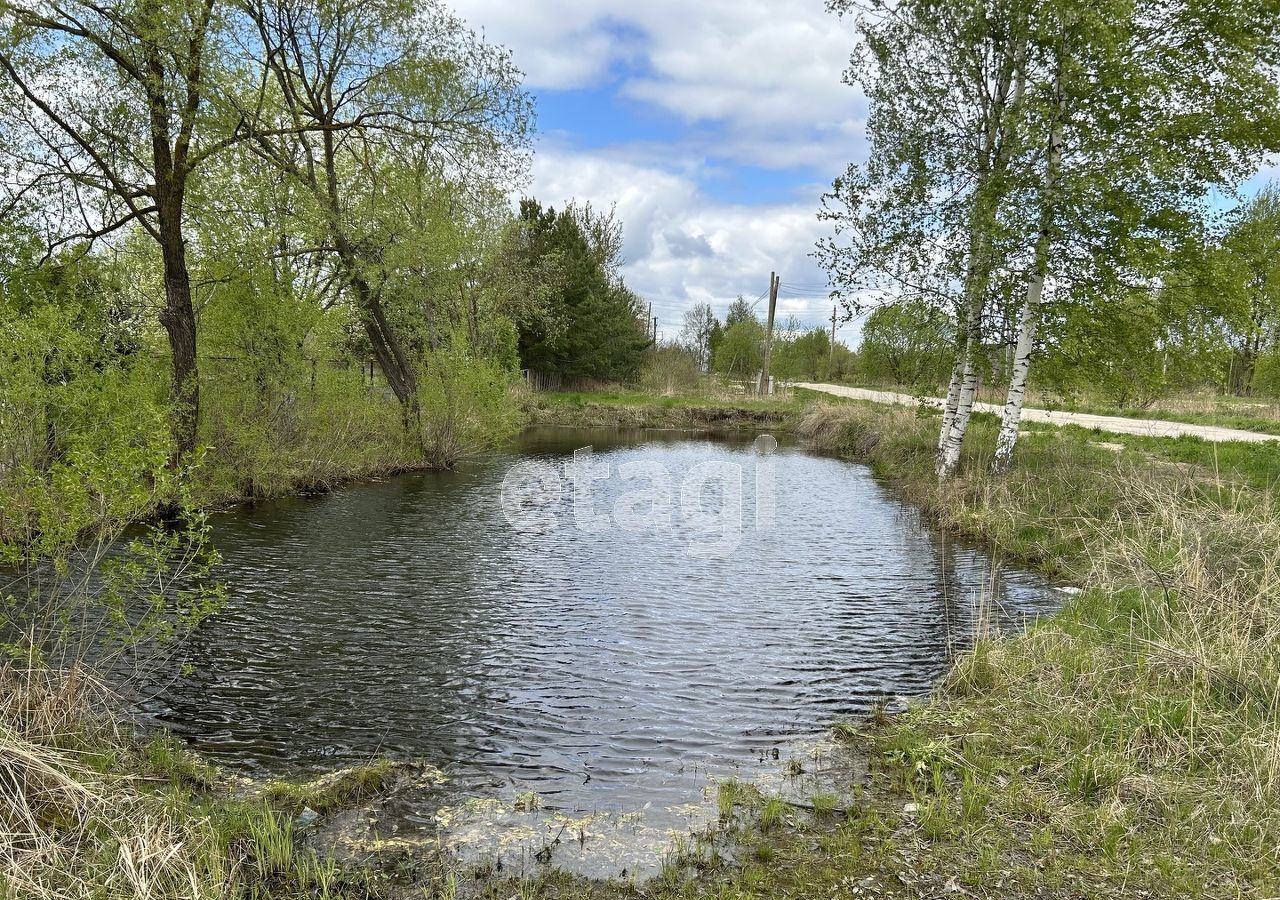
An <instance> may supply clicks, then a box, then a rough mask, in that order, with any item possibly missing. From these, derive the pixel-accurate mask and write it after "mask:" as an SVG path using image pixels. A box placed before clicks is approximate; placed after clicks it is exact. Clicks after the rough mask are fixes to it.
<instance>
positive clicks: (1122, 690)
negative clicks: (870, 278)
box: [0, 392, 1280, 900]
mask: <svg viewBox="0 0 1280 900" xmlns="http://www.w3.org/2000/svg"><path fill="white" fill-rule="evenodd" d="M536 402H537V403H538V404H539V409H540V410H542V411H543V412H544V413H545V414H546V415H547V416H548V418H549V419H553V418H554V416H556V415H563V414H566V412H574V411H581V410H589V411H591V414H592V415H597V414H598V415H601V416H602V417H603V416H604V415H605V413H602V412H600V411H601V410H605V411H607V410H615V411H616V410H624V411H630V412H629V413H628V416H629V418H628V419H627V421H659V422H661V421H685V422H691V423H696V422H705V421H707V416H706V414H704V413H698V414H696V415H695V414H693V413H690V410H705V409H716V410H720V409H724V410H730V411H733V412H734V413H735V414H736V415H739V416H740V418H739V419H738V420H737V421H740V422H744V423H751V422H752V421H753V420H752V418H751V416H753V415H755V414H758V413H765V414H768V415H769V416H771V417H778V421H782V422H785V423H786V424H787V425H788V426H789V427H794V428H796V429H797V430H798V432H799V434H801V435H802V436H803V437H805V438H807V439H808V440H810V441H811V442H813V444H814V445H815V446H817V447H819V448H821V449H823V450H825V451H827V452H830V453H833V454H837V455H840V456H843V457H847V458H850V459H855V460H858V461H861V462H864V463H866V464H868V465H869V466H871V467H872V468H873V469H874V471H875V472H876V473H877V474H878V475H879V476H880V477H881V478H883V479H884V480H885V482H886V483H887V484H889V485H891V486H892V487H893V489H894V490H895V491H897V492H898V494H899V495H900V496H901V497H903V498H904V499H906V500H908V501H909V502H911V503H913V504H915V505H916V506H918V507H919V508H920V509H921V510H923V511H924V513H925V515H926V516H928V517H929V518H930V519H931V520H932V521H933V522H934V523H936V525H937V526H938V527H940V528H942V529H945V530H946V531H947V532H949V533H952V534H958V535H963V536H966V537H969V538H972V539H974V540H978V541H981V542H983V543H984V544H985V545H986V546H987V547H988V548H989V549H990V551H991V553H992V554H993V556H995V557H996V558H997V559H1000V560H1006V561H1009V560H1017V561H1019V562H1021V563H1022V564H1025V565H1030V566H1035V567H1037V568H1039V569H1041V570H1043V571H1046V572H1049V573H1053V574H1054V575H1056V576H1058V577H1061V578H1064V579H1069V580H1071V581H1072V582H1074V583H1075V584H1078V585H1080V586H1082V587H1083V588H1084V590H1083V591H1082V592H1081V593H1080V594H1078V595H1076V596H1074V597H1071V598H1070V599H1069V600H1068V601H1067V603H1066V606H1065V608H1064V609H1063V610H1062V612H1061V613H1060V614H1059V615H1057V616H1054V617H1051V618H1049V619H1046V620H1044V621H1041V622H1039V623H1037V624H1036V625H1035V626H1034V627H1032V628H1031V629H1029V630H1028V631H1027V632H1026V633H1025V634H1020V635H1011V636H985V637H983V638H981V639H980V640H979V641H978V643H977V645H976V646H975V647H974V649H973V650H972V651H971V652H969V653H967V654H965V655H963V656H962V657H961V658H960V659H959V660H958V661H957V662H956V664H955V666H954V668H953V669H952V671H951V672H950V673H949V674H948V676H947V678H946V679H945V681H944V683H943V684H942V685H941V686H940V688H939V689H938V691H937V692H936V694H935V695H934V696H933V697H932V698H930V699H929V700H928V701H927V702H922V703H919V704H916V705H913V706H911V707H910V708H909V709H908V710H907V711H906V712H904V713H901V714H898V715H886V714H884V713H883V712H882V713H880V714H877V715H874V716H872V717H871V718H870V719H869V720H868V721H866V722H864V723H858V724H853V725H850V724H846V725H842V726H841V727H840V728H838V729H835V730H834V733H835V735H836V736H837V737H838V738H839V739H840V740H844V741H847V742H850V743H851V744H852V745H853V746H854V747H855V748H857V749H858V750H860V751H861V752H862V754H863V755H865V757H866V759H867V761H868V764H869V768H870V770H871V775H870V780H869V783H868V784H867V785H866V786H865V788H864V789H862V791H861V792H860V794H859V795H858V796H857V798H856V799H855V800H854V802H852V803H851V804H850V805H848V807H847V808H843V809H838V807H837V801H836V800H835V798H832V797H823V796H817V797H813V798H811V802H810V803H809V804H808V805H809V806H811V807H812V809H809V810H805V809H804V808H802V807H803V806H804V805H803V804H802V805H801V807H800V808H798V807H797V806H795V805H792V804H789V803H786V802H784V801H783V800H781V799H780V798H777V797H765V796H762V795H761V794H760V792H759V791H758V790H756V789H754V788H751V787H749V786H747V785H745V784H742V783H740V782H736V781H728V782H724V783H722V784H721V785H720V786H719V788H718V791H717V796H716V799H717V804H718V811H719V813H720V823H719V825H718V827H717V828H716V829H714V830H713V832H711V833H708V834H705V835H700V836H698V837H697V838H692V837H691V838H690V839H689V840H687V841H686V842H685V844H684V846H683V848H681V849H680V850H679V851H678V852H677V853H675V854H673V857H672V862H671V865H669V866H668V867H667V868H666V870H664V872H663V874H662V875H661V876H660V877H658V878H656V879H654V880H653V881H650V882H646V883H643V884H629V883H621V882H616V883H615V882H601V881H587V880H583V879H578V878H573V877H570V876H568V875H565V874H563V873H560V872H555V871H549V870H537V871H534V872H532V873H529V874H526V876H525V877H522V878H519V879H515V880H511V879H504V878H502V877H501V873H497V874H496V876H495V877H491V878H488V879H481V880H478V881H477V880H475V879H473V878H470V877H467V876H466V873H459V872H458V871H454V870H450V869H449V868H448V867H447V866H445V865H443V864H442V863H440V862H439V861H435V862H432V861H424V862H422V863H421V864H416V863H415V865H414V866H411V867H410V868H409V869H407V870H405V869H397V870H395V871H394V872H392V873H388V872H387V871H386V870H385V868H379V866H380V865H382V864H380V863H376V862H374V863H371V864H370V865H371V867H370V866H355V867H342V866H336V865H334V864H333V863H330V862H326V861H324V860H322V859H319V858H318V857H316V856H315V854H314V853H312V852H311V851H310V850H307V849H306V848H305V846H304V845H303V843H302V842H301V840H300V839H299V836H298V835H297V834H296V833H295V832H294V827H293V821H294V816H295V815H296V813H297V812H299V811H301V809H302V808H304V807H307V808H311V809H313V810H316V811H317V812H321V813H323V814H330V813H332V812H335V811H336V810H338V809H340V808H342V806H343V805H345V804H349V803H352V802H358V800H359V798H364V797H368V796H370V795H372V794H373V793H376V792H378V791H380V790H382V789H383V788H384V787H385V785H386V783H387V780H388V779H389V778H390V777H391V770H390V768H389V764H379V765H378V766H375V767H373V768H371V769H369V770H367V771H360V772H352V773H346V774H344V773H337V774H335V775H333V776H329V777H328V778H327V779H321V780H320V781H318V782H312V783H310V784H285V783H275V784H273V785H269V786H268V787H267V788H266V790H265V791H264V793H263V795H262V796H261V797H258V798H254V799H247V798H241V799H235V798H233V797H230V796H228V795H226V794H225V792H223V791H222V790H221V789H220V788H219V787H218V786H217V784H218V776H217V773H216V772H214V771H213V770H212V769H211V768H209V767H207V766H205V765H203V764H201V763H200V762H199V760H196V759H194V758H191V757H189V755H188V754H186V753H185V752H183V751H182V749H181V748H180V747H179V746H177V745H176V744H173V743H171V742H166V741H163V740H157V741H154V742H152V743H151V744H149V745H147V746H144V747H141V748H131V747H130V745H129V744H128V743H127V742H114V743H113V742H111V741H107V740H105V739H103V738H102V737H101V736H100V735H99V736H92V735H91V736H88V737H85V738H84V739H70V738H69V737H68V735H74V729H71V728H69V727H68V726H66V725H65V724H62V723H61V720H60V719H58V720H51V721H52V724H51V725H50V726H49V728H48V733H49V735H51V736H54V735H56V736H57V739H56V741H54V740H53V738H52V737H51V738H50V742H51V743H50V744H49V747H50V750H49V752H50V754H52V755H51V756H50V758H51V759H53V760H55V761H59V762H58V763H57V764H58V765H59V766H63V767H65V768H66V771H67V772H68V773H69V777H70V776H71V775H74V776H75V777H77V778H79V777H83V779H84V781H85V783H93V784H95V785H99V784H102V783H105V782H104V779H105V778H106V777H107V776H106V775H104V774H102V773H114V774H112V775H111V776H110V777H111V778H112V779H116V780H113V781H111V787H110V790H111V791H113V792H116V793H113V794H111V796H112V797H118V798H121V799H120V800H119V801H118V804H117V805H119V806H120V808H121V809H124V810H125V811H126V812H127V813H128V814H129V816H132V818H129V817H127V816H126V817H121V816H115V817H110V818H108V817H107V814H106V813H105V812H103V811H102V810H109V809H111V808H113V807H112V805H110V804H108V805H107V806H105V807H104V806H96V805H93V804H90V805H89V806H86V807H84V809H87V810H88V811H89V812H90V813H92V814H93V815H98V816H102V817H103V818H102V819H100V820H99V825H100V827H87V828H77V827H76V822H77V819H76V815H78V813H77V812H76V810H77V809H78V808H79V807H77V806H76V805H75V803H74V802H71V801H68V803H70V805H69V806H68V807H67V808H66V809H61V808H60V807H51V808H50V809H51V811H50V812H48V813H45V814H44V815H45V818H44V819H43V820H41V821H42V822H43V824H42V825H41V827H43V828H45V829H47V830H48V831H50V833H52V834H53V835H54V837H58V836H60V835H64V834H74V835H78V838H77V839H78V840H82V841H89V842H92V840H97V839H96V838H94V837H93V835H95V834H97V833H99V832H100V833H102V834H106V835H108V836H109V835H111V834H115V833H116V831H114V830H113V829H115V830H118V829H120V828H121V827H123V824H122V823H124V822H132V821H133V820H134V819H137V820H139V821H141V817H140V816H139V815H138V811H139V810H144V811H147V813H148V815H150V817H151V818H149V819H148V820H147V821H151V822H156V821H164V822H168V823H169V824H168V825H166V826H165V827H164V828H155V827H152V828H151V830H150V831H148V832H146V833H147V834H149V835H151V837H150V838H148V839H149V840H154V841H156V842H157V845H161V844H164V841H170V842H172V841H173V840H174V839H175V835H176V836H181V837H182V840H183V841H184V844H183V847H184V850H183V853H186V854H188V855H187V856H183V857H182V859H184V860H187V861H188V862H189V863H190V870H191V871H192V872H195V873H196V874H197V877H198V878H199V879H200V882H199V883H200V884H201V885H203V886H204V887H205V888H206V889H207V890H205V891H204V892H203V893H202V894H201V895H202V896H209V897H215V896H217V897H222V896H241V897H257V898H262V900H267V898H294V897H298V898H300V897H304V896H306V897H351V898H356V897H378V896H382V895H384V894H388V893H393V894H396V895H404V896H409V895H413V896H422V897H424V898H425V897H456V896H457V895H458V892H459V890H465V891H466V892H468V895H470V896H475V897H480V898H494V900H507V898H510V897H513V896H517V897H522V898H523V897H540V898H614V897H619V898H622V897H626V898H641V897H643V898H649V900H676V898H719V900H726V898H738V900H745V898H761V900H763V898H771V897H797V898H800V897H821V898H825V897H846V896H850V897H852V896H870V897H894V898H897V897H902V898H906V897H935V896H939V897H940V896H977V897H991V898H997V897H999V898H1003V897H1010V896H1013V897H1019V896H1026V897H1040V898H1064V900H1065V898H1106V897H1125V896H1132V897H1181V896H1185V897H1223V898H1227V897H1258V898H1262V897H1269V896H1276V895H1278V894H1280V876H1278V873H1280V690H1277V687H1276V686H1277V685H1278V684H1280V509H1278V508H1277V505H1276V503H1275V494H1274V486H1275V484H1276V478H1277V476H1280V461H1278V460H1277V459H1276V457H1277V456H1280V454H1278V453H1277V452H1276V448H1275V447H1272V446H1269V445H1259V444H1216V445H1215V444H1207V443H1205V442H1202V441H1198V440H1194V439H1188V438H1183V439H1177V440H1171V439H1159V438H1145V437H1134V436H1124V435H1111V434H1106V435H1103V434H1099V433H1094V432H1090V431H1087V430H1085V429H1081V428H1076V427H1069V428H1063V429H1058V428H1053V427H1048V426H1045V427H1040V426H1034V427H1031V428H1029V429H1028V430H1027V431H1026V432H1025V434H1024V435H1023V438H1022V440H1021V442H1020V444H1019V448H1018V452H1017V456H1016V467H1015V469H1014V471H1013V472H1012V473H1011V474H1010V475H1009V476H1007V477H1004V478H998V479H997V478H992V477H990V476H989V475H988V474H987V470H988V466H989V464H990V462H991V458H992V448H993V446H994V439H995V431H996V424H997V423H996V422H995V419H994V417H991V416H981V415H980V416H977V417H975V419H974V422H973V425H972V432H971V434H970V438H969V443H968V445H967V447H966V450H965V454H964V457H963V460H962V465H961V469H960V473H959V474H958V476H957V477H955V478H954V479H951V480H949V481H948V482H946V483H939V482H938V480H937V479H936V477H935V476H934V473H933V451H934V444H935V430H936V427H937V422H938V418H937V414H936V413H932V412H928V411H922V410H916V409H912V408H907V407H885V406H876V405H873V404H867V403H860V402H857V401H847V402H839V403H830V404H825V405H823V406H821V407H814V408H810V409H809V410H808V411H807V412H805V413H804V414H801V413H800V407H801V405H802V404H803V403H804V398H794V399H791V400H788V401H771V400H748V399H746V398H742V399H741V400H740V401H738V404H737V405H734V404H733V403H731V402H729V401H725V400H723V399H707V398H702V397H684V398H679V397H675V398H650V397H646V396H644V395H639V394H635V393H631V392H615V393H610V394H606V395H550V396H548V395H539V397H538V398H537V400H536ZM718 404H722V405H718ZM655 410H666V411H668V412H667V413H665V414H658V413H655V412H654V411H655ZM637 411H638V412H637ZM699 416H700V417H701V418H699ZM1116 447H1119V448H1120V449H1119V450H1117V449H1115V448H1116ZM15 708H16V709H17V708H21V709H23V710H26V712H23V713H22V715H24V716H25V715H30V710H31V709H39V710H48V709H49V708H52V705H51V704H50V703H49V702H45V701H44V700H41V702H40V703H38V704H28V705H27V706H26V707H23V706H21V704H18V705H17V706H15ZM15 715H17V713H15ZM41 715H45V716H47V715H48V713H47V712H42V713H41ZM7 734H8V733H7V732H0V739H11V740H13V741H19V740H21V741H26V743H19V744H18V746H23V747H26V746H29V745H30V744H31V741H33V740H35V738H32V737H31V736H29V735H28V736H25V737H23V736H21V735H19V736H17V737H12V736H10V737H6V735H7ZM70 753H74V754H75V755H74V756H69V755H67V754H70ZM14 758H20V757H14ZM4 759H5V758H4V757H0V766H3V765H4V764H5V763H4ZM89 759H92V760H93V762H94V765H93V766H92V767H90V770H89V774H87V775H86V774H84V772H85V770H84V769H83V768H82V766H83V763H84V761H85V760H89ZM69 760H79V763H76V765H77V766H81V768H76V767H73V766H72V763H71V762H69ZM94 773H97V774H94ZM138 774H142V775H143V778H142V779H138V778H137V777H136V776H137V775H138ZM122 775H132V776H134V780H127V779H123V780H122V778H121V776H122ZM28 777H35V776H33V775H29V776H28ZM41 777H44V776H41ZM73 780H74V779H73ZM3 783H4V782H3V780H2V779H0V784H3ZM58 783H59V784H61V783H62V782H58ZM66 787H67V791H66V794H67V796H68V797H72V796H73V795H74V791H73V790H71V789H70V787H69V786H66ZM97 789H98V788H97V787H95V790H97ZM42 796H49V797H51V798H56V797H58V796H60V795H58V794H57V793H56V792H53V791H52V788H50V791H49V792H47V793H46V794H44V795H42ZM76 802H78V801H76ZM521 802H523V803H526V804H527V805H529V806H532V804H533V801H532V800H531V799H530V798H525V799H524V800H523V801H521ZM94 810H97V811H96V812H94ZM55 813H56V814H55ZM161 813H163V814H164V816H167V818H164V817H163V816H161ZM138 834H139V839H141V835H142V834H143V832H142V831H141V829H140V828H139V831H138ZM59 840H61V838H59ZM59 846H61V845H60V844H59ZM113 846H114V845H112V844H111V843H110V840H105V841H100V842H99V843H98V844H96V845H93V847H94V849H93V853H92V854H88V855H84V856H82V857H77V859H80V860H81V861H82V863H83V865H82V869H81V870H78V871H91V872H100V873H104V876H103V877H105V873H108V872H113V871H116V870H115V869H113V868H112V867H111V866H113V865H114V863H112V864H110V865H109V864H108V861H107V860H108V857H109V856H110V854H111V851H112V848H113ZM93 854H96V856H95V855H93ZM112 858H114V857H112ZM86 860H87V862H85V861H86ZM0 877H2V876H0ZM219 878H221V879H224V880H225V883H226V885H227V886H229V887H228V889H227V890H223V888H222V887H220V886H219V885H221V884H222V882H219V881H218V879H219ZM166 883H167V882H166ZM173 883H175V884H176V883H178V882H177V881H175V882H173ZM82 893H86V894H87V895H96V896H104V897H111V898H114V897H115V896H122V897H123V896H125V895H123V894H118V893H117V894H113V893H111V891H109V890H106V889H105V888H104V889H103V890H98V891H96V892H95V891H88V892H82ZM0 894H3V891H2V890H0ZM170 895H174V896H176V895H177V894H176V893H172V892H171V894H165V893H159V894H157V895H156V896H170Z"/></svg>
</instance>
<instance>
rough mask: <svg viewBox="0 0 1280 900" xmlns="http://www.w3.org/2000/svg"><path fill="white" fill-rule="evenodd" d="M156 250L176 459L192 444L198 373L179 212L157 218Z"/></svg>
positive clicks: (197, 410)
mask: <svg viewBox="0 0 1280 900" xmlns="http://www.w3.org/2000/svg"><path fill="white" fill-rule="evenodd" d="M159 226H160V227H159V229H158V230H159V231H160V236H161V243H160V253H161V257H162V259H163V262H164V309H163V310H162V311H161V312H160V324H161V325H163V326H164V330H165V333H166V334H167V335H168V336H169V350H170V352H171V353H172V354H173V440H174V452H175V454H176V456H177V457H178V458H179V459H180V458H182V457H184V456H186V455H188V454H189V453H191V452H192V451H193V450H195V447H196V429H197V427H198V425H199V422H200V373H199V369H198V366H197V363H196V314H195V307H194V306H193V305H192V303H191V277H190V275H189V274H188V273H187V257H186V246H185V243H184V241H183V239H182V226H181V219H180V216H179V217H178V221H172V217H162V218H161V220H160V222H159Z"/></svg>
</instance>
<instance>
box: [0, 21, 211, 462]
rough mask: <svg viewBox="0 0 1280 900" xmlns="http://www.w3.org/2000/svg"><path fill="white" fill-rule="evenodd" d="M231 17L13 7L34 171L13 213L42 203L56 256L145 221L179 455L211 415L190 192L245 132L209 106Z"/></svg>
mask: <svg viewBox="0 0 1280 900" xmlns="http://www.w3.org/2000/svg"><path fill="white" fill-rule="evenodd" d="M221 13H222V11H221V9H220V7H219V6H218V5H217V0H178V2H173V3H162V2H160V0H139V2H137V3H105V4H99V3H93V2H89V0H71V2H70V3H68V4H58V3H53V2H38V3H32V4H21V3H13V2H9V0H4V2H2V3H0V27H3V28H4V30H5V31H6V32H7V34H8V38H7V40H6V41H5V42H4V43H3V44H2V45H0V71H2V72H3V74H4V76H6V77H7V80H8V85H9V88H10V91H9V96H8V97H6V98H5V101H6V103H5V105H6V106H7V107H8V113H7V118H8V119H9V123H8V127H9V129H10V130H11V131H12V133H13V134H14V135H15V136H17V139H16V140H15V141H14V142H13V143H10V144H8V145H6V148H5V151H6V152H7V153H9V154H10V155H11V160H10V165H11V166H13V167H15V168H16V169H17V170H18V171H20V172H23V173H24V175H25V177H24V178H23V179H21V181H20V182H19V183H18V184H17V185H16V186H12V187H11V192H10V196H9V198H8V207H7V211H8V212H10V213H12V212H14V211H17V210H21V209H24V208H25V209H30V208H31V207H33V206H38V207H39V208H40V209H41V212H42V218H44V220H45V221H46V222H47V223H48V230H47V234H46V241H47V246H48V248H49V250H50V251H51V252H52V251H55V250H56V249H57V248H59V247H62V246H66V245H68V244H73V243H74V244H84V243H85V242H92V241H95V240H98V239H101V238H104V237H106V236H108V235H111V234H113V233H115V232H117V231H119V230H121V229H123V228H125V227H126V226H128V225H131V224H136V225H137V226H138V227H141V228H142V229H143V230H144V231H145V232H146V233H147V234H148V235H149V236H150V237H151V238H152V239H153V240H154V241H155V243H156V245H157V246H158V247H159V250H160V256H161V260H162V263H163V273H164V296H165V301H164V307H163V308H162V309H161V311H160V317H159V318H160V324H161V325H162V326H163V327H164V330H165V333H166V335H167V336H168V341H169V349H170V352H171V354H172V362H173V382H172V391H171V394H172V402H173V408H174V415H173V422H172V428H173V437H174V442H175V445H176V452H177V454H178V455H179V456H181V455H185V454H187V453H189V452H190V451H191V450H192V449H193V448H194V447H195V440H196V427H197V423H198V421H199V413H200V384H199V372H198V363H197V359H196V315H195V307H194V306H193V304H192V298H191V278H190V274H189V273H188V269H187V243H186V225H187V216H188V209H187V199H188V193H189V188H190V186H191V182H192V179H193V177H194V175H195V173H196V172H197V171H198V170H199V168H200V166H201V165H202V164H203V163H204V162H205V161H206V160H207V159H208V158H209V157H210V156H211V155H212V154H214V153H216V152H217V151H219V150H220V149H223V148H224V147H225V146H226V145H227V143H228V142H229V141H230V140H232V139H233V137H234V136H235V132H234V129H232V130H228V129H226V128H225V127H223V126H222V125H221V124H220V123H219V122H218V121H217V120H216V119H215V118H214V117H213V115H212V114H211V112H210V109H209V103H208V100H209V95H210V93H212V92H213V91H214V90H215V88H214V85H215V84H216V83H217V82H218V81H219V79H220V78H221V77H222V72H221V69H222V64H223V61H222V60H221V59H220V58H219V56H218V53H219V49H220V41H219V39H218V37H217V28H218V17H219V16H220V15H221ZM70 85H75V88H74V89H71V88H70V87H69V86H70Z"/></svg>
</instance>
